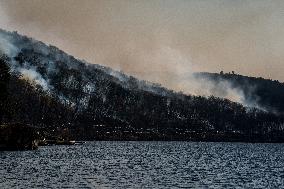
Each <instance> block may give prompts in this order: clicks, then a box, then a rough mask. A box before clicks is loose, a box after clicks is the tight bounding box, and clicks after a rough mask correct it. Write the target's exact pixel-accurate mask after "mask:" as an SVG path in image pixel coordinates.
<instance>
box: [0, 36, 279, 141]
mask: <svg viewBox="0 0 284 189" xmlns="http://www.w3.org/2000/svg"><path fill="white" fill-rule="evenodd" d="M0 47H1V48H0V50H1V52H2V54H5V55H6V56H7V57H6V58H5V61H6V62H7V63H8V64H9V66H10V69H11V72H12V76H13V78H14V80H12V82H11V81H10V84H9V85H10V87H9V91H8V92H9V94H10V97H9V103H10V104H11V105H8V106H9V107H13V106H16V105H17V106H18V107H17V108H16V109H17V110H20V111H18V112H16V117H18V118H19V119H17V121H24V122H27V123H29V124H33V125H41V126H42V127H62V128H68V129H70V132H71V133H72V134H73V135H74V136H75V137H76V138H77V139H104V140H106V139H109V140H110V139H116V140H119V139H120V140H124V139H128V140H129V139H131V140H136V139H137V140H138V139H139V140H162V139H163V140H212V141H216V140H218V141H228V140H235V141H244V140H246V141H282V139H284V134H282V131H283V123H284V119H283V117H282V116H280V115H276V114H273V113H269V112H265V111H262V110H259V109H255V108H246V107H244V106H242V105H241V104H238V103H234V102H231V101H229V100H226V99H220V98H216V97H208V98H207V97H201V96H191V95H184V94H181V93H176V92H173V91H170V90H167V89H165V88H163V87H161V86H159V85H157V84H152V83H150V82H146V81H139V80H137V79H135V78H134V77H131V76H127V75H125V74H123V73H121V72H117V71H113V70H111V69H110V68H106V67H103V66H100V65H94V64H89V63H86V62H84V61H80V60H78V59H75V58H74V57H72V56H70V55H67V54H66V53H64V52H63V51H61V50H59V49H57V48H56V47H53V46H47V45H45V44H44V43H42V42H39V41H36V40H33V39H31V38H28V37H25V36H21V35H18V34H17V33H16V32H13V33H10V32H6V31H3V30H1V31H0ZM24 81H25V84H20V83H21V82H24ZM23 91H25V92H23ZM27 91H32V92H31V93H32V95H29V93H30V92H27ZM19 95H20V96H22V97H23V99H24V100H23V99H21V98H20V96H19ZM39 96H44V98H43V99H41V97H39ZM48 98H51V99H52V102H53V103H52V104H56V105H54V106H50V103H49V102H48V100H46V99H48ZM36 99H41V100H39V101H37V100H36ZM18 101H19V102H21V103H18ZM44 107H45V108H44ZM12 109H13V108H12ZM42 109H43V110H42ZM62 113H63V115H61V114H62ZM10 119H11V120H12V119H15V118H14V117H13V118H10ZM51 120H52V121H51ZM6 121H9V118H6ZM50 121H51V122H50ZM283 141H284V140H283Z"/></svg>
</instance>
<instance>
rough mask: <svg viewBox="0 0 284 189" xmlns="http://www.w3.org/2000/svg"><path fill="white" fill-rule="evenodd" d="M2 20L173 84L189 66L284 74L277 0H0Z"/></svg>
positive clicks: (283, 28) (282, 9)
mask: <svg viewBox="0 0 284 189" xmlns="http://www.w3.org/2000/svg"><path fill="white" fill-rule="evenodd" d="M0 27H1V28H4V29H8V30H17V31H19V32H20V33H22V34H26V35H28V36H31V37H34V38H36V39H38V40H42V41H44V42H47V43H48V44H53V45H55V46H58V47H59V48H61V49H63V50H64V51H66V52H68V53H69V54H72V55H74V56H76V57H78V58H80V59H85V60H87V61H89V62H91V63H97V64H103V65H106V66H110V67H112V68H114V69H117V70H122V71H124V72H125V73H127V74H131V75H134V76H136V77H139V78H142V79H147V80H150V81H154V82H159V83H162V84H163V85H165V86H167V87H170V88H174V89H181V90H182V88H183V87H182V84H181V83H184V82H186V80H184V78H185V77H186V75H187V74H190V73H191V72H192V71H209V72H220V71H221V70H224V71H225V72H229V71H232V70H234V71H236V72H237V73H240V74H244V75H252V76H262V77H265V78H272V79H278V80H281V81H284V74H283V73H284V53H283V52H284V1H282V0H273V1H272V0H247V1H246V0H226V1H225V0H185V1H183V0H151V1H148V0H113V1H110V0H101V1H100V0H0ZM178 85H179V86H178Z"/></svg>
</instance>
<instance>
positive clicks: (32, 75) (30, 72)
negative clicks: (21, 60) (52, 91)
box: [18, 68, 50, 91]
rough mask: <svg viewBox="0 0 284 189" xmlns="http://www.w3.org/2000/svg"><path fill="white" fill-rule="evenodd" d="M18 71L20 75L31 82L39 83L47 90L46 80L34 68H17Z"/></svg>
mask: <svg viewBox="0 0 284 189" xmlns="http://www.w3.org/2000/svg"><path fill="white" fill-rule="evenodd" d="M18 71H19V72H20V73H21V77H22V78H23V79H25V80H27V81H29V82H30V83H31V84H36V85H40V86H41V87H42V89H43V90H45V91H48V90H49V88H50V87H49V84H48V82H47V81H46V80H45V79H43V78H42V76H41V75H40V74H39V73H38V72H37V71H36V70H34V69H25V68H19V69H18Z"/></svg>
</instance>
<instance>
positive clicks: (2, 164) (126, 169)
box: [0, 142, 284, 189]
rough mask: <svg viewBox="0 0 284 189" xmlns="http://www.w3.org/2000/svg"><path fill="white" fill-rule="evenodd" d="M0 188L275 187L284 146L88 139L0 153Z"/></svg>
mask: <svg viewBox="0 0 284 189" xmlns="http://www.w3.org/2000/svg"><path fill="white" fill-rule="evenodd" d="M0 175H1V177H0V188H3V189H4V188H195V187H197V188H200V187H201V188H202V187H204V188H208V187H209V188H220V187H223V188H236V187H241V188H244V187H245V188H281V187H284V182H283V181H284V179H283V178H284V145H283V144H244V143H195V142H89V143H86V144H84V145H75V146H47V147H41V148H40V149H39V150H37V151H26V152H0Z"/></svg>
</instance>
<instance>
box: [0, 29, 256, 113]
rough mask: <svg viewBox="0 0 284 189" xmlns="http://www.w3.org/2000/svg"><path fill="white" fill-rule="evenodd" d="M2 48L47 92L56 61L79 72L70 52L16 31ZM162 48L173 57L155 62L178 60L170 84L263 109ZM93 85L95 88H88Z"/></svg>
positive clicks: (1, 40)
mask: <svg viewBox="0 0 284 189" xmlns="http://www.w3.org/2000/svg"><path fill="white" fill-rule="evenodd" d="M0 47H1V48H0V51H2V53H4V54H7V55H8V56H9V57H10V58H11V61H10V64H11V68H12V71H14V72H19V73H20V74H21V75H22V78H23V79H26V80H28V81H30V82H31V83H32V84H37V85H40V86H41V87H42V88H43V89H44V90H46V91H51V90H53V87H54V86H52V84H50V81H49V80H50V78H49V77H51V76H54V74H58V75H60V74H62V73H60V71H59V69H58V66H59V65H57V64H58V62H57V63H56V61H60V62H64V63H65V64H66V66H68V67H70V68H72V67H74V66H75V67H74V68H75V69H77V70H78V71H80V68H78V65H74V63H73V61H74V60H75V59H74V60H70V58H71V57H70V56H68V55H67V54H65V53H63V52H62V51H59V50H58V49H55V48H54V47H48V46H46V45H44V44H43V43H41V42H38V41H35V40H33V39H28V38H26V37H21V36H19V35H18V34H17V33H13V34H12V33H7V32H4V31H3V32H1V33H0ZM22 51H25V53H27V54H29V52H26V51H31V52H30V54H31V55H30V56H31V60H29V59H24V60H21V61H22V62H21V63H20V64H19V62H17V61H15V60H16V59H18V57H19V56H20V54H21V53H22ZM52 51H54V52H52ZM161 51H163V52H161V54H167V55H168V57H170V59H169V58H166V59H165V60H163V58H164V57H163V56H162V55H161V54H156V55H153V57H152V58H153V59H155V61H156V62H160V63H161V65H159V66H160V67H161V68H164V69H168V68H167V66H169V67H170V66H171V62H174V61H176V62H178V64H176V66H175V67H174V69H175V73H180V75H172V74H170V73H169V74H168V76H167V77H165V78H164V79H165V80H166V81H167V83H171V82H172V85H174V84H175V82H176V81H177V80H179V81H180V82H179V83H178V85H176V86H175V89H178V90H182V91H186V92H187V93H189V94H193V95H197V96H216V97H220V98H227V99H229V100H231V101H234V102H238V103H241V104H244V105H245V106H249V107H257V108H260V106H258V104H257V101H253V100H251V98H249V97H247V96H244V92H243V91H242V89H240V88H236V87H233V86H232V84H231V83H230V82H228V81H225V80H218V81H216V80H214V81H213V80H211V79H209V78H207V77H196V76H195V74H194V72H193V70H192V69H191V66H190V65H191V63H190V62H188V60H187V59H186V58H185V57H183V56H182V55H181V54H179V52H177V51H175V50H173V49H171V48H165V49H162V50H161ZM33 53H36V55H37V57H34V55H33ZM50 54H53V55H54V56H55V57H56V59H49V58H48V57H49V56H50ZM168 60H169V61H168ZM31 61H32V62H31ZM34 61H35V62H38V64H37V65H35V64H34ZM87 64H88V63H87ZM94 66H95V67H97V68H98V69H102V70H104V71H105V72H106V73H107V74H109V75H111V76H113V77H115V78H117V79H118V80H119V81H120V82H121V83H122V85H125V87H129V88H133V86H132V85H133V84H131V82H130V81H131V80H130V79H129V77H128V76H126V75H124V74H123V73H121V72H118V71H114V70H112V69H110V68H104V67H102V66H99V65H94ZM185 66H186V67H187V68H188V69H187V70H184V67H185ZM41 67H44V69H46V73H45V74H44V75H43V73H40V72H39V69H40V68H41ZM79 74H81V75H82V76H81V77H82V78H83V79H84V78H85V77H86V76H84V73H83V72H81V73H79ZM66 79H67V80H70V82H71V84H70V85H72V84H73V83H72V82H73V80H74V78H72V77H71V78H66ZM181 81H184V82H181ZM66 83H67V84H68V83H69V82H68V81H66ZM84 83H85V86H87V87H85V88H84V90H87V91H91V90H94V89H93V88H94V83H90V81H84ZM68 85H69V84H68ZM135 85H138V88H140V89H143V90H147V91H152V92H156V89H155V87H154V85H153V84H151V83H148V84H147V83H141V82H135ZM92 86H93V87H92ZM90 87H91V88H92V89H89V88H90ZM63 98H66V97H63ZM248 99H250V100H248Z"/></svg>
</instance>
